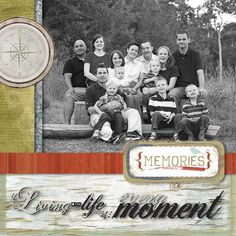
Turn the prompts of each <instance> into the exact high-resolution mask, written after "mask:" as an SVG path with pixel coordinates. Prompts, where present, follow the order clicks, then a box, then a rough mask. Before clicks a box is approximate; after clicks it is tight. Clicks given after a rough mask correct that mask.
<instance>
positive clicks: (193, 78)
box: [169, 31, 206, 103]
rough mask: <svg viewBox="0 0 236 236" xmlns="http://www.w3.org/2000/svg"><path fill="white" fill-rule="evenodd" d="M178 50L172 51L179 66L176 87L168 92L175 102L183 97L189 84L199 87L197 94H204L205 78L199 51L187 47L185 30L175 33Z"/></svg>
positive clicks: (187, 39)
mask: <svg viewBox="0 0 236 236" xmlns="http://www.w3.org/2000/svg"><path fill="white" fill-rule="evenodd" d="M176 43H177V45H178V50H177V51H175V52H174V53H173V57H174V58H175V62H176V65H177V66H178V68H179V73H180V76H179V77H178V79H177V82H176V87H175V88H173V89H172V90H171V91H170V92H169V96H171V97H173V98H174V99H175V101H176V102H177V103H180V99H181V98H183V97H185V88H186V87H187V85H189V84H194V85H196V86H198V87H199V95H200V96H202V97H204V96H205V95H206V90H205V88H204V86H205V82H204V80H205V78H204V73H203V66H202V61H201V58H200V54H199V52H197V51H196V50H193V49H191V48H189V43H190V38H189V34H188V32H187V31H179V32H177V34H176Z"/></svg>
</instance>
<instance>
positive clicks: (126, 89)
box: [115, 66, 135, 95]
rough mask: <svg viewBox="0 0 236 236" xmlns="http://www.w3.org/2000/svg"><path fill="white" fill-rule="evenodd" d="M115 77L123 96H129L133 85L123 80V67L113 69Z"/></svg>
mask: <svg viewBox="0 0 236 236" xmlns="http://www.w3.org/2000/svg"><path fill="white" fill-rule="evenodd" d="M115 77H116V78H117V79H118V80H119V82H120V87H119V90H120V91H121V92H122V93H124V94H125V95H130V94H132V93H131V88H132V86H135V84H130V83H129V82H128V81H127V80H125V68H124V67H123V66H119V67H115Z"/></svg>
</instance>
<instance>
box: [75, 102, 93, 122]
mask: <svg viewBox="0 0 236 236" xmlns="http://www.w3.org/2000/svg"><path fill="white" fill-rule="evenodd" d="M74 124H75V125H88V124H89V115H88V112H87V109H86V104H85V101H78V102H75V104H74Z"/></svg>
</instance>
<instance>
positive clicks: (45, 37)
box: [0, 17, 54, 87]
mask: <svg viewBox="0 0 236 236" xmlns="http://www.w3.org/2000/svg"><path fill="white" fill-rule="evenodd" d="M19 23H20V24H23V25H24V24H25V25H27V27H29V26H30V27H33V28H34V30H35V29H36V30H37V31H38V33H39V34H38V35H37V37H42V39H43V40H44V41H45V40H46V45H47V47H48V52H49V53H48V58H47V62H46V66H45V67H43V69H40V71H39V72H38V75H37V76H34V75H32V78H30V77H29V79H27V81H24V82H13V81H10V80H9V79H6V78H4V77H3V76H0V82H2V83H3V84H5V85H8V86H11V87H29V86H31V85H34V84H36V83H37V82H39V81H40V80H42V79H43V78H44V77H45V76H46V75H47V73H48V72H49V70H50V68H51V66H52V64H53V59H54V46H53V41H52V39H51V37H50V35H49V34H48V32H47V31H46V30H45V29H44V28H43V26H42V25H40V24H39V23H37V22H36V21H34V20H31V19H28V18H23V17H15V18H11V19H8V20H5V21H3V22H1V23H0V34H1V31H2V30H3V29H6V27H8V26H12V25H13V24H19ZM32 32H34V31H32ZM13 80H14V78H13Z"/></svg>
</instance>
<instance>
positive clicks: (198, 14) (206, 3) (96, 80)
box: [43, 0, 236, 152]
mask: <svg viewBox="0 0 236 236" xmlns="http://www.w3.org/2000/svg"><path fill="white" fill-rule="evenodd" d="M43 9H44V10H43V25H44V26H45V27H46V29H47V30H48V32H49V34H50V35H51V36H52V38H53V41H54V47H55V53H56V55H55V60H54V64H53V66H52V69H51V71H50V73H49V74H48V76H47V77H46V78H45V79H44V81H43V123H44V128H43V136H44V141H43V142H44V144H43V145H44V152H117V151H122V148H123V145H124V144H125V143H126V142H128V141H132V140H149V141H154V140H163V139H164V140H173V141H175V142H182V141H185V140H188V141H196V142H203V141H206V140H211V139H216V140H220V141H222V142H223V144H224V146H225V148H226V151H235V149H236V145H235V144H236V134H235V130H236V124H235V118H234V117H235V115H236V108H235V105H234V104H235V98H236V80H235V72H236V71H235V69H236V43H235V42H236V17H235V13H236V6H235V3H234V1H233V0H227V1H216V0H202V1H199V3H198V5H196V1H195V3H194V1H190V0H189V1H187V0H117V1H115V0H114V1H113V0H86V1H82V0H77V1H76V0H72V1H68V0H66V1H63V2H62V1H59V0H52V1H44V2H43Z"/></svg>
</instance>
